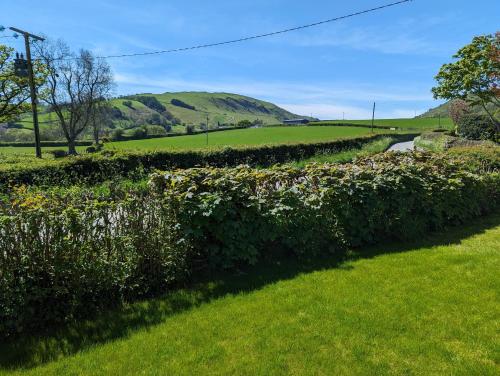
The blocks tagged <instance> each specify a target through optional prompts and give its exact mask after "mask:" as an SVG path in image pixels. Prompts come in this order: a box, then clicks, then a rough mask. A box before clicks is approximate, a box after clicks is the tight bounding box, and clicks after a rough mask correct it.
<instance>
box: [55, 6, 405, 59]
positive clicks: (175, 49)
mask: <svg viewBox="0 0 500 376" xmlns="http://www.w3.org/2000/svg"><path fill="white" fill-rule="evenodd" d="M411 1H413V0H400V1H396V2H393V3H390V4H385V5H381V6H378V7H375V8H370V9H365V10H362V11H359V12H355V13H350V14H347V15H344V16H340V17H335V18H330V19H328V20H324V21H319V22H314V23H311V24H307V25H302V26H296V27H292V28H289V29H284V30H279V31H273V32H270V33H264V34H257V35H252V36H249V37H244V38H239V39H233V40H228V41H225V42H216V43H209V44H201V45H197V46H191V47H182V48H174V49H170V50H159V51H151V52H138V53H130V54H121V55H108V56H98V58H100V59H115V58H123V57H138V56H150V55H161V54H168V53H173V52H183V51H190V50H197V49H201V48H208V47H216V46H223V45H226V44H233V43H240V42H246V41H249V40H254V39H261V38H266V37H270V36H274V35H279V34H285V33H289V32H292V31H298V30H303V29H308V28H311V27H315V26H320V25H324V24H327V23H331V22H336V21H340V20H344V19H346V18H352V17H356V16H360V15H362V14H366V13H372V12H375V11H379V10H382V9H386V8H390V7H394V6H397V5H402V4H405V3H409V2H411ZM75 59H78V58H68V59H63V60H75Z"/></svg>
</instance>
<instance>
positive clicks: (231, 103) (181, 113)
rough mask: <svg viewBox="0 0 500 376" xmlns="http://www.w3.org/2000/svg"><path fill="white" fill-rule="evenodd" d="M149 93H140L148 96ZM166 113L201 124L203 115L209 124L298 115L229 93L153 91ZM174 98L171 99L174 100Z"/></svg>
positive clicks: (275, 120) (278, 119) (273, 121)
mask: <svg viewBox="0 0 500 376" xmlns="http://www.w3.org/2000/svg"><path fill="white" fill-rule="evenodd" d="M151 95H152V94H142V96H151ZM152 96H154V97H156V98H157V99H158V100H159V101H160V102H161V103H162V104H163V105H164V106H165V107H166V108H167V110H168V111H169V112H171V113H172V114H173V115H174V116H175V117H176V118H178V119H179V120H181V122H182V123H186V124H196V125H197V124H200V123H205V122H206V118H207V115H208V116H209V123H210V124H211V125H212V124H217V122H219V123H221V124H224V123H237V122H238V121H241V120H250V121H253V120H256V119H259V120H262V121H263V122H264V124H278V123H280V122H281V121H282V120H285V119H293V118H296V117H298V116H299V115H295V114H292V113H291V112H289V111H286V110H284V109H282V108H280V107H278V106H276V105H274V104H272V103H269V102H265V101H261V100H258V99H255V98H250V97H246V96H243V95H237V94H229V93H207V92H179V93H164V94H156V95H155V94H153V95H152ZM173 100H177V101H181V102H182V103H184V104H187V105H188V106H191V107H194V109H189V108H185V107H182V106H179V105H174V104H172V101H173ZM175 102H176V101H174V103H175Z"/></svg>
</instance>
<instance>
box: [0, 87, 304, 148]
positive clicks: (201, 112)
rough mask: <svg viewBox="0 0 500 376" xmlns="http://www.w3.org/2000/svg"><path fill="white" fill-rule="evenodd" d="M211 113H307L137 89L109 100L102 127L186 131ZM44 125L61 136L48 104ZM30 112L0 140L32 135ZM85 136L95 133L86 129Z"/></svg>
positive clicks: (223, 118) (235, 98)
mask: <svg viewBox="0 0 500 376" xmlns="http://www.w3.org/2000/svg"><path fill="white" fill-rule="evenodd" d="M207 116H208V118H209V126H210V127H211V128H213V127H216V126H219V125H236V124H237V123H238V122H240V121H242V120H249V121H251V122H255V121H259V122H262V123H263V124H266V125H267V124H279V123H281V122H282V121H283V120H286V119H293V118H297V117H303V116H300V115H296V114H293V113H291V112H289V111H287V110H285V109H283V108H280V107H278V106H276V105H274V104H272V103H269V102H265V101H261V100H258V99H255V98H251V97H246V96H243V95H238V94H230V93H207V92H178V93H163V94H148V93H145V94H137V95H129V96H124V97H119V98H114V99H112V100H111V108H110V111H109V114H108V118H109V119H108V121H106V122H105V124H104V127H103V133H104V135H106V136H111V135H113V133H115V132H116V131H117V130H122V131H123V134H124V135H126V136H127V135H131V134H133V133H134V131H135V130H136V129H137V128H141V127H142V128H146V129H147V131H148V134H163V133H167V132H179V133H184V132H185V131H186V126H187V125H193V126H194V127H195V128H199V127H200V125H202V124H205V123H206V119H207ZM39 118H40V129H41V133H42V139H43V140H57V139H63V135H62V133H61V131H60V129H59V126H58V122H57V116H56V115H55V114H54V113H51V112H50V111H49V110H48V109H47V108H44V107H41V109H40V116H39ZM32 129H33V123H32V120H31V114H25V115H23V116H21V117H20V119H18V120H17V121H15V122H13V123H11V124H9V125H8V127H7V129H4V130H3V131H2V132H0V141H9V142H10V141H31V140H32V138H33V134H32ZM82 138H91V130H90V129H88V130H87V131H86V133H85V134H84V135H83V137H82Z"/></svg>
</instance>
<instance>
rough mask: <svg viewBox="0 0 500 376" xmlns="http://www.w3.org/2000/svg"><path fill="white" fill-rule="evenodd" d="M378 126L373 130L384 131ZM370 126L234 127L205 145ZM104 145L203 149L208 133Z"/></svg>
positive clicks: (326, 136) (342, 133)
mask: <svg viewBox="0 0 500 376" xmlns="http://www.w3.org/2000/svg"><path fill="white" fill-rule="evenodd" d="M384 131H385V132H382V131H380V130H377V131H376V133H387V130H384ZM370 132H371V131H370V129H367V128H358V127H307V126H304V127H265V128H250V129H237V130H230V131H222V132H213V133H209V134H208V148H221V147H224V146H246V145H262V144H279V143H299V142H303V143H308V142H309V143H313V142H322V141H333V140H336V139H339V138H350V137H359V136H364V135H369V134H370ZM106 147H107V148H111V149H112V148H116V149H128V150H134V149H141V150H165V149H176V150H180V149H205V148H207V137H206V135H205V134H197V135H193V136H182V137H171V138H156V139H149V140H133V141H122V142H112V143H110V144H108V145H107V146H106Z"/></svg>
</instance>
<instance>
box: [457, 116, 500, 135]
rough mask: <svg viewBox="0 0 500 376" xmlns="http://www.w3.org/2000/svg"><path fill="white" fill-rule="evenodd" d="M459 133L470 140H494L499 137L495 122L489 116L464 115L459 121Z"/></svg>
mask: <svg viewBox="0 0 500 376" xmlns="http://www.w3.org/2000/svg"><path fill="white" fill-rule="evenodd" d="M457 131H458V134H459V135H460V136H461V137H464V138H467V139H469V140H492V141H495V140H496V139H497V138H498V135H497V133H496V129H495V124H493V122H492V121H491V119H490V118H489V117H488V116H484V115H472V114H468V115H464V116H462V117H461V118H460V120H459V123H458V130H457Z"/></svg>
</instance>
